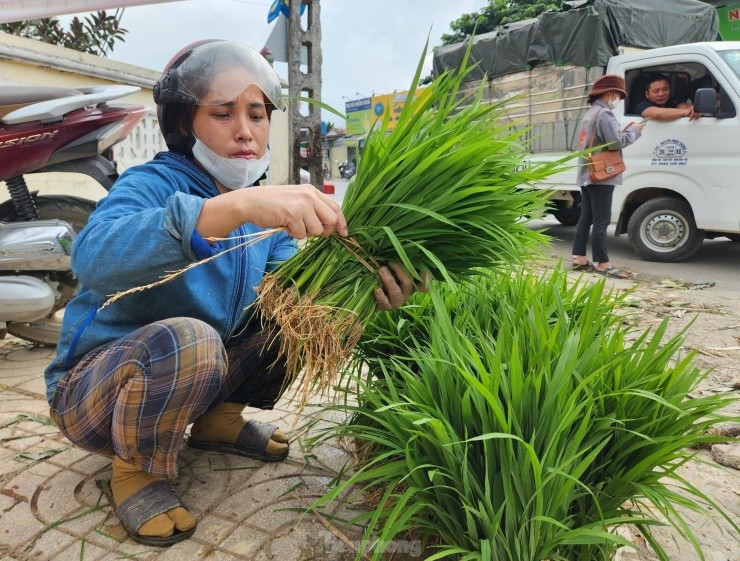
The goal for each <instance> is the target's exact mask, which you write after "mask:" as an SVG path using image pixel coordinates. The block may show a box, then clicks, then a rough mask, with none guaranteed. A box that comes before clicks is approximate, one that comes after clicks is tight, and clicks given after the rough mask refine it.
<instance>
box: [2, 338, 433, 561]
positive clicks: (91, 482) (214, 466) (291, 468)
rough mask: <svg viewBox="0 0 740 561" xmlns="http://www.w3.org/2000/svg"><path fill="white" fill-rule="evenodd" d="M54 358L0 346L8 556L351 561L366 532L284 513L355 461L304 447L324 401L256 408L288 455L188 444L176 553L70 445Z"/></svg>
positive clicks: (99, 460) (39, 560)
mask: <svg viewBox="0 0 740 561" xmlns="http://www.w3.org/2000/svg"><path fill="white" fill-rule="evenodd" d="M52 353H53V350H52V349H48V348H40V347H36V346H34V345H32V344H30V343H26V342H25V341H21V340H19V339H16V338H13V337H10V336H8V337H7V338H6V339H5V340H2V341H0V559H3V560H8V561H29V560H34V561H47V560H48V561H52V560H53V561H72V560H74V561H79V560H84V561H97V560H108V559H136V560H138V561H148V560H152V559H157V560H158V561H169V560H173V561H190V560H195V559H208V560H212V561H232V560H250V561H252V560H254V561H261V560H268V559H270V560H279V561H290V560H303V559H321V560H322V561H334V560H343V559H353V558H354V550H353V547H352V545H353V541H354V543H357V542H358V541H359V539H360V538H361V531H360V529H359V528H357V527H348V526H347V525H346V524H342V525H341V526H340V525H339V523H338V522H337V521H333V522H329V520H328V519H326V518H323V521H322V519H321V518H319V517H316V516H313V515H303V514H302V513H301V512H296V511H294V510H287V509H302V508H305V507H306V506H308V505H309V504H310V503H311V502H312V500H313V499H315V498H317V497H319V496H321V495H323V494H324V493H325V492H326V490H327V489H328V487H327V484H328V482H329V481H330V479H331V478H332V477H333V476H335V475H336V473H337V470H339V469H341V467H342V466H343V464H344V463H345V461H346V459H347V457H348V456H347V453H346V452H345V451H344V450H343V449H342V448H340V447H339V446H338V445H328V444H325V445H322V446H321V447H320V448H318V449H316V450H312V451H310V452H306V451H305V447H304V445H303V444H304V439H305V437H306V435H307V434H314V433H315V430H316V428H318V427H320V426H325V424H326V423H327V422H328V420H327V419H326V418H323V419H319V418H318V416H317V413H320V412H321V411H322V410H320V409H318V408H313V409H312V408H310V407H309V408H306V410H304V411H303V414H302V415H300V416H296V415H295V414H294V413H293V412H292V410H293V409H292V407H291V405H290V403H288V402H287V401H281V402H280V403H278V407H277V408H276V409H275V410H274V411H260V412H259V413H258V414H256V417H257V418H259V419H260V420H262V421H265V422H271V423H276V424H278V425H280V426H281V427H282V428H284V429H288V431H289V433H290V435H291V440H292V444H291V452H290V456H289V458H288V459H287V460H286V461H285V462H281V463H279V464H264V463H262V462H259V461H256V460H251V459H248V458H239V457H236V456H230V455H226V454H218V453H214V452H204V451H195V450H192V449H190V448H188V447H185V448H184V449H183V451H182V453H181V455H180V477H179V478H178V480H177V482H176V483H175V485H174V487H175V489H176V490H177V492H178V493H179V494H180V496H181V497H182V499H183V501H184V502H185V504H186V505H188V507H189V508H190V509H191V511H192V512H193V513H194V514H195V515H196V516H197V518H198V529H197V531H196V533H195V535H194V536H193V537H192V538H190V539H188V540H185V541H183V542H180V543H179V544H176V545H175V546H173V547H171V548H169V549H160V548H153V547H147V546H143V545H140V544H137V543H136V542H134V541H132V540H131V539H129V538H128V537H127V535H126V533H125V531H124V530H123V527H122V526H121V525H120V523H119V522H118V518H117V517H116V516H115V515H114V514H112V513H111V508H110V507H109V505H108V503H107V500H106V498H105V496H103V495H102V493H101V491H100V490H99V488H98V486H97V485H96V480H105V479H109V478H110V460H109V459H107V458H104V457H101V456H98V455H95V454H90V453H87V452H85V451H83V450H80V449H79V448H76V447H74V446H72V445H71V444H70V443H69V442H68V441H67V440H66V439H65V438H64V437H63V436H62V435H61V434H60V433H59V431H58V430H57V429H56V427H55V426H54V425H53V424H52V422H51V419H50V418H49V413H48V406H47V403H46V399H45V398H44V394H45V389H44V381H43V370H44V368H45V366H46V364H47V363H48V362H49V361H50V360H51V358H52ZM309 430H310V432H309ZM335 525H337V526H335ZM414 545H418V544H414V543H411V542H409V543H408V544H405V545H404V544H401V545H400V546H397V547H405V546H408V548H407V549H408V552H410V555H398V554H396V555H395V556H394V557H393V558H394V559H396V560H398V559H411V558H415V557H416V558H418V556H419V555H420V552H418V551H417V550H416V549H414V547H412V546H414Z"/></svg>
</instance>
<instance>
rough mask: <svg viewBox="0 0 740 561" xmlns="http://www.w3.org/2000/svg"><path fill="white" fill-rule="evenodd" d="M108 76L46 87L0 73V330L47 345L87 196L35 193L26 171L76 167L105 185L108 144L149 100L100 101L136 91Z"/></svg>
mask: <svg viewBox="0 0 740 561" xmlns="http://www.w3.org/2000/svg"><path fill="white" fill-rule="evenodd" d="M140 89H141V88H139V87H137V86H124V85H110V86H91V87H80V88H74V89H70V88H56V87H46V86H30V85H24V84H15V83H9V82H0V182H4V183H5V185H6V187H7V189H8V192H9V194H10V199H8V200H5V201H4V202H2V203H1V204H0V339H2V338H4V337H5V335H6V334H7V333H10V334H11V335H14V336H16V337H19V338H22V339H25V340H28V341H32V342H34V343H39V344H42V345H56V343H57V341H58V340H59V334H60V329H61V317H62V314H63V311H64V307H65V306H66V304H67V302H69V301H70V300H71V299H72V297H73V296H74V295H75V294H76V293H77V290H78V285H79V283H78V280H77V279H76V277H75V276H74V274H73V272H72V270H71V257H70V255H71V249H72V243H73V241H74V238H75V236H76V234H77V233H78V232H79V231H80V230H81V229H82V228H83V227H84V226H85V224H86V223H87V219H88V217H89V215H90V213H91V212H92V211H93V210H94V209H95V202H94V201H91V200H88V199H85V198H81V197H77V196H74V195H71V194H70V195H39V194H38V191H33V192H32V191H30V190H29V187H28V184H27V183H26V176H28V175H29V174H37V173H45V172H69V173H78V174H79V173H82V174H85V175H87V176H89V177H91V178H92V179H94V180H95V181H97V182H98V183H99V184H100V185H101V186H102V187H103V188H104V189H105V190H106V191H107V190H109V189H110V188H111V186H112V185H113V182H114V181H115V180H116V179H117V177H118V172H117V166H116V162H115V159H114V157H113V150H112V147H113V146H114V145H115V144H117V143H118V142H120V141H121V140H123V139H124V138H126V136H128V134H129V133H130V132H131V131H132V130H133V128H134V127H135V126H136V125H137V124H138V123H139V122H140V121H141V120H142V119H143V118H144V116H145V115H146V114H147V113H148V111H149V109H148V108H147V107H145V106H143V105H128V104H124V103H118V102H117V103H115V104H110V103H109V102H111V101H113V100H116V99H119V98H121V97H124V96H127V95H131V94H132V93H135V92H137V91H139V90H140Z"/></svg>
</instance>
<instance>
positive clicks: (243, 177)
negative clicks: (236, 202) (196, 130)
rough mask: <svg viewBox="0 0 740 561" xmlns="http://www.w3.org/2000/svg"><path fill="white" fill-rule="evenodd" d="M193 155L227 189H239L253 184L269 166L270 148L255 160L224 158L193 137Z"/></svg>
mask: <svg viewBox="0 0 740 561" xmlns="http://www.w3.org/2000/svg"><path fill="white" fill-rule="evenodd" d="M193 157H194V158H195V159H196V160H197V161H198V163H199V164H200V165H201V166H203V168H204V169H205V170H206V171H207V172H208V173H209V174H211V176H213V178H214V179H216V180H217V181H218V182H219V183H220V184H221V185H223V186H224V187H226V188H227V189H232V190H234V189H241V188H243V187H248V186H250V185H254V183H255V181H257V180H258V179H259V178H260V177H262V175H263V174H264V173H265V172H266V171H267V168H268V167H269V166H270V149H269V148H268V149H267V150H266V151H265V155H264V156H262V157H261V158H259V159H257V160H245V159H243V158H224V157H223V156H219V155H218V154H216V153H215V152H214V151H213V150H211V149H210V148H208V146H206V145H205V144H204V143H203V142H201V141H200V140H198V139H197V138H196V139H195V144H194V145H193Z"/></svg>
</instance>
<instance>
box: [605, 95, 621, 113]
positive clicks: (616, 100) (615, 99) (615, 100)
mask: <svg viewBox="0 0 740 561" xmlns="http://www.w3.org/2000/svg"><path fill="white" fill-rule="evenodd" d="M619 99H620V98H619V96H617V97H612V98H609V101H607V102H606V105H607V107H609V109H612V110H613V109H614V108H615V107H616V106H617V103H619Z"/></svg>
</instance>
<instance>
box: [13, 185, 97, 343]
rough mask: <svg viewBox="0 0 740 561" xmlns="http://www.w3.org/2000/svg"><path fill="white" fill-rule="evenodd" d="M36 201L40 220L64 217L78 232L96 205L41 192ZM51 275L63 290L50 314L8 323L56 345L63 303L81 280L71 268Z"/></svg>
mask: <svg viewBox="0 0 740 561" xmlns="http://www.w3.org/2000/svg"><path fill="white" fill-rule="evenodd" d="M35 201H36V210H37V211H38V215H39V220H50V219H58V220H64V221H65V222H68V223H69V224H70V225H71V226H72V228H74V230H75V232H76V233H79V232H80V230H82V228H83V227H84V226H85V224H87V219H88V218H89V216H90V213H91V212H92V211H93V210H94V209H95V203H94V202H93V201H88V200H87V199H81V198H78V197H65V196H53V195H50V196H39V197H36V199H35ZM48 275H49V279H50V280H52V281H53V282H55V283H57V290H58V291H59V293H60V297H59V298H58V299H57V304H56V305H55V306H54V309H53V310H52V311H51V313H50V314H49V315H48V316H46V317H45V318H42V319H40V320H36V321H34V322H33V323H11V324H9V325H8V333H10V334H11V335H15V336H16V337H19V338H20V339H25V340H26V341H31V342H33V343H39V344H41V345H47V346H52V347H53V346H56V344H57V342H58V341H59V335H60V333H61V329H62V316H63V314H64V307H65V306H66V305H67V302H69V301H70V300H71V299H72V298H73V297H74V295H75V294H77V291H78V290H79V281H78V280H77V278H76V277H75V276H74V275H73V274H72V272H71V271H62V272H53V273H48Z"/></svg>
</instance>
